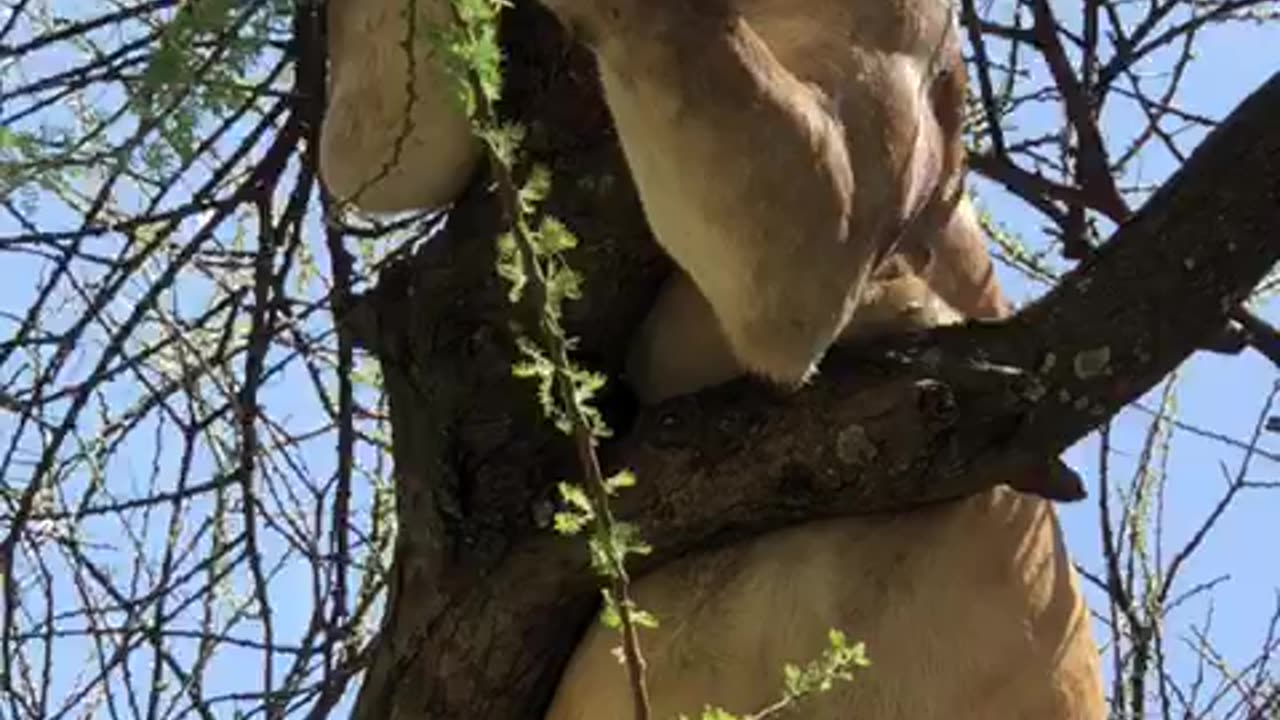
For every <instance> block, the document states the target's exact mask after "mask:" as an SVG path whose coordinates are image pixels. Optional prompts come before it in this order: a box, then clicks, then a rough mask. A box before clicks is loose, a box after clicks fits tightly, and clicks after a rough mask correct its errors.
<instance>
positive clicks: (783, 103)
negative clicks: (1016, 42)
mask: <svg viewBox="0 0 1280 720" xmlns="http://www.w3.org/2000/svg"><path fill="white" fill-rule="evenodd" d="M444 2H445V0H419V1H418V11H417V12H418V15H417V16H416V18H417V20H416V21H415V22H416V24H417V25H419V26H422V25H424V24H430V23H440V22H444V21H445V18H447V17H448V14H447V12H446V10H447V7H446V6H445V5H444V4H443V3H444ZM546 4H547V5H548V6H550V7H551V9H552V10H553V11H555V12H556V13H557V14H558V15H559V17H560V18H561V19H562V20H563V21H564V22H565V24H566V25H567V26H568V27H569V28H570V29H571V30H572V31H573V32H574V33H575V34H576V35H577V36H578V37H579V38H581V39H582V40H583V41H584V42H586V43H588V44H589V45H590V46H591V47H592V49H593V50H594V51H595V53H596V56H597V58H598V61H599V69H600V75H601V79H602V81H603V84H604V89H605V94H606V99H607V101H608V104H609V107H610V110H611V112H612V114H613V118H614V122H615V125H616V126H617V129H618V132H619V136H620V138H621V140H622V145H623V149H624V151H625V153H626V156H627V160H628V163H629V166H630V168H631V172H632V174H633V176H634V178H635V181H636V185H637V187H638V189H639V192H640V197H641V201H642V203H643V206H644V209H645V213H646V217H647V219H648V221H649V223H650V225H651V227H652V229H653V231H654V234H655V236H656V238H657V240H658V242H659V243H660V244H661V246H662V247H663V249H664V250H666V252H667V253H668V254H669V255H670V256H671V257H672V258H673V259H674V260H675V262H676V264H677V265H678V266H679V268H680V270H679V271H677V272H676V273H674V274H673V275H672V277H671V278H670V279H669V280H668V281H667V285H666V286H665V288H664V289H663V291H662V293H661V294H660V296H659V298H658V300H657V302H656V303H655V305H654V307H653V309H652V310H651V311H650V314H649V317H648V318H647V319H646V320H645V321H644V323H643V324H642V326H641V327H640V328H639V329H638V330H637V332H636V333H635V336H634V339H633V342H632V347H631V350H630V361H629V366H628V372H627V376H628V380H629V382H631V384H632V385H633V387H634V388H635V389H636V391H637V393H638V394H639V395H640V396H641V398H642V399H644V400H645V401H648V402H655V401H659V400H662V399H664V398H667V397H670V396H673V395H679V394H684V393H689V392H693V391H696V390H698V389H700V388H703V387H707V386H709V385H714V384H718V383H721V382H724V381H726V380H729V379H732V378H734V377H737V376H739V375H741V374H743V373H744V372H750V373H754V374H756V375H759V376H762V377H765V378H768V379H771V380H772V381H774V382H776V383H778V384H779V385H782V386H794V385H797V384H799V383H801V382H803V381H804V379H805V378H806V377H808V376H809V374H810V373H811V372H813V368H814V367H815V365H816V363H817V362H818V360H820V359H821V357H822V356H823V354H824V353H825V352H826V350H827V349H828V347H829V346H830V345H831V344H832V343H833V342H836V341H838V340H839V339H841V338H846V339H848V338H858V337H865V336H869V335H875V334H879V333H885V332H893V331H895V330H900V329H903V328H908V327H921V326H929V325H936V324H942V323H949V322H955V321H958V320H960V319H962V318H964V317H983V318H997V317H1001V316H1003V315H1005V314H1007V312H1008V308H1007V304H1006V303H1005V301H1004V299H1003V298H1002V296H1001V294H1000V290H999V288H998V286H997V285H996V283H995V280H994V277H993V274H992V268H991V262H990V260H989V258H988V257H987V255H986V251H985V247H984V243H983V239H982V235H981V232H980V230H979V228H978V226H977V223H976V221H975V220H974V217H973V213H972V210H971V208H970V207H969V206H968V204H967V203H966V202H965V201H963V200H962V199H960V191H961V182H962V177H963V176H962V173H963V167H962V152H961V146H960V136H959V133H960V121H961V113H962V105H961V103H962V101H963V90H964V78H963V67H962V65H961V63H960V60H959V40H958V38H957V36H956V32H957V31H956V28H955V27H954V25H953V23H952V19H951V17H950V15H949V7H948V5H947V4H946V3H942V2H938V1H937V0H874V1H872V0H547V2H546ZM403 7H405V0H331V1H330V53H331V61H332V71H333V75H332V76H333V86H332V88H331V97H330V103H329V108H328V113H327V115H326V120H325V127H324V134H323V141H322V147H321V170H322V173H323V175H324V178H325V180H326V182H327V184H328V185H329V187H330V188H331V189H332V190H334V191H335V193H336V194H337V195H339V196H340V197H344V198H346V199H349V200H351V201H352V202H353V203H354V204H355V205H357V206H359V207H361V208H363V209H366V210H370V211H383V212H385V211H394V210H405V209H413V208H428V207H439V206H441V205H445V204H447V203H449V202H450V201H451V200H452V199H453V197H454V196H455V195H456V193H457V192H459V190H460V189H461V188H462V187H463V185H464V184H465V183H466V181H467V179H468V177H469V175H470V172H471V169H472V167H473V165H474V163H475V160H476V155H477V151H476V145H475V143H474V141H473V140H472V138H471V137H470V136H469V134H468V131H467V126H466V122H465V118H463V117H462V115H461V113H460V111H459V110H458V109H457V106H456V104H454V103H453V101H452V97H451V94H450V92H449V91H448V89H447V87H448V86H447V85H446V84H445V83H444V82H443V81H442V77H441V74H440V73H439V71H438V69H437V68H436V67H435V66H434V64H433V62H434V59H433V57H432V56H431V54H430V52H429V51H427V50H426V49H425V46H420V45H415V46H414V47H415V48H417V49H416V50H415V53H414V55H413V57H414V62H413V63H412V67H413V68H414V69H415V71H416V72H415V74H414V78H413V79H412V81H411V80H410V75H409V68H410V66H411V64H410V63H409V62H407V61H406V59H405V58H406V55H405V54H404V48H405V47H406V45H405V38H407V37H410V35H411V34H410V33H409V32H408V31H407V28H406V18H407V16H406V15H404V14H403V12H401V10H402V8H403ZM418 29H419V33H420V31H421V28H420V27H419V28H418ZM410 85H412V88H413V92H412V93H409V92H407V91H406V88H408V87H409V86H410ZM411 95H412V97H414V98H415V100H414V101H413V102H412V103H410V102H409V101H408V98H409V97H410V96H411ZM407 107H408V108H409V115H408V116H407V118H406V116H405V112H406V108H407ZM406 120H407V121H408V122H409V125H408V128H409V129H408V132H405V131H404V128H405V122H406ZM397 145H398V146H399V153H398V154H397V153H396V152H395V148H396V146H397ZM397 158H398V160H397ZM393 160H395V162H393ZM387 168H389V172H388V171H387V170H386V169H387ZM725 481H726V482H732V478H726V480H725ZM634 590H635V594H636V596H637V599H638V600H639V602H640V604H641V606H643V607H644V608H645V609H646V610H649V611H651V612H653V613H655V614H656V615H657V616H658V618H659V619H660V621H661V622H662V625H661V627H660V628H659V629H658V630H656V631H652V632H645V633H644V634H643V636H642V640H643V642H644V645H645V648H646V652H647V657H648V660H649V684H650V690H651V694H652V696H653V699H654V704H655V714H654V717H656V718H669V717H672V715H673V714H674V713H676V712H685V713H689V714H693V715H696V713H697V712H698V711H699V710H700V709H701V707H702V706H703V704H704V703H715V704H720V705H724V706H726V707H728V708H730V709H733V710H737V711H749V710H752V709H756V708H758V707H760V706H762V705H763V704H765V703H767V702H769V701H771V700H773V699H775V698H776V697H777V693H778V692H779V690H780V688H781V668H782V665H783V664H784V663H787V662H803V661H805V660H807V659H810V658H813V657H815V656H816V655H817V654H818V653H819V652H820V650H821V649H822V648H823V646H824V642H825V638H826V631H827V629H828V628H832V627H835V628H839V629H842V630H844V631H846V632H847V633H848V635H849V636H850V637H851V638H854V639H861V640H864V641H866V642H867V649H868V653H869V655H870V657H871V660H872V662H873V666H872V667H871V668H869V669H867V670H866V671H864V672H862V673H859V675H858V678H857V680H856V681H855V682H854V683H852V684H849V685H841V686H839V687H838V688H837V689H836V690H835V691H833V692H832V693H830V694H827V695H824V696H822V697H820V698H817V699H815V700H814V701H812V702H811V703H810V704H808V705H806V706H804V708H803V709H802V710H801V711H800V712H799V713H798V714H796V715H794V716H793V717H803V718H813V719H827V718H830V719H833V720H834V719H835V718H842V719H843V718H866V719H871V720H929V719H932V718H938V719H941V718H948V719H955V718H959V719H961V720H963V719H967V718H972V719H973V720H978V719H982V720H988V719H997V720H999V719H1005V718H1010V719H1016V718H1028V719H1032V718H1035V719H1037V720H1039V719H1045V720H1059V719H1060V720H1094V719H1095V718H1098V719H1100V718H1103V717H1104V716H1105V706H1104V703H1103V698H1102V691H1101V687H1100V676H1099V667H1098V654H1097V648H1096V646H1095V644H1094V642H1093V639H1092V637H1091V633H1090V630H1089V622H1088V615H1087V613H1086V610H1085V607H1084V604H1083V600H1082V598H1081V594H1080V591H1079V588H1078V585H1077V580H1076V578H1075V576H1074V574H1073V572H1072V570H1071V567H1070V561H1069V559H1068V556H1067V554H1066V551H1065V549H1064V547H1063V544H1062V538H1061V532H1060V529H1059V527H1058V524H1057V520H1056V518H1055V515H1054V512H1053V509H1052V507H1051V506H1050V505H1049V504H1048V503H1046V502H1045V501H1043V500H1039V499H1036V498H1031V497H1026V496H1022V495H1020V494H1018V493H1015V492H1013V491H1011V490H1007V489H998V490H993V491H989V492H986V493H983V494H981V495H979V496H976V497H973V498H970V499H967V500H964V501H962V502H957V503H951V504H948V505H943V506H936V507H933V508H930V509H927V510H921V511H915V512H909V513H900V514H896V515H893V516H885V517H876V518H851V519H841V520H827V521H822V522H814V523H808V524H804V525H800V526H797V527H793V528H790V529H787V530H783V531H779V532H775V533H771V534H768V535H764V536H761V537H758V538H755V539H753V540H751V541H748V542H743V543H739V544H737V545H734V546H731V547H728V548H724V549H721V550H718V551H715V552H704V553H698V554H694V555H690V556H687V557H685V558H683V559H681V560H679V561H676V562H674V563H671V564H669V565H667V566H664V567H662V568H660V569H658V570H656V571H654V572H651V573H649V574H648V575H646V576H644V577H641V578H639V579H637V580H636V582H635V584H634ZM614 643H615V636H614V634H613V633H612V632H611V631H607V630H605V629H603V628H601V627H599V626H594V627H593V628H592V629H591V630H590V631H589V632H588V634H587V636H586V637H585V638H584V639H583V640H582V643H581V645H580V646H579V648H578V650H577V652H576V653H575V655H574V658H573V660H572V662H571V664H570V666H569V668H568V669H567V671H566V672H565V674H564V676H563V678H562V680H561V684H560V687H559V689H558V691H557V694H556V697H555V700H554V702H553V705H552V707H551V710H550V711H549V715H548V717H549V718H551V719H552V720H576V719H580V718H619V717H630V716H631V711H630V694H629V691H628V687H627V685H626V683H625V675H624V673H623V672H622V670H621V669H620V668H619V667H618V666H617V662H616V661H615V659H614V658H613V656H612V655H611V654H610V653H609V649H610V647H611V646H612V645H613V644H614Z"/></svg>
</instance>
